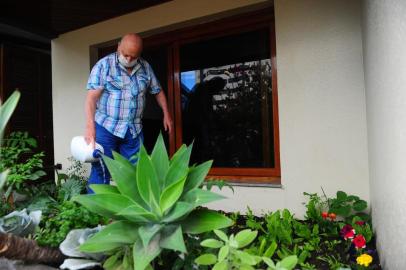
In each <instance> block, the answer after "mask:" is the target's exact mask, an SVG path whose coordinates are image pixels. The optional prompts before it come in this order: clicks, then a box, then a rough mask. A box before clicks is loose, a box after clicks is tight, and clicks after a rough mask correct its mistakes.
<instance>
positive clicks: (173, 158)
mask: <svg viewBox="0 0 406 270" xmlns="http://www.w3.org/2000/svg"><path fill="white" fill-rule="evenodd" d="M186 150H187V146H186V145H185V144H182V145H181V146H180V147H179V149H178V150H177V151H176V153H175V154H173V156H172V158H171V160H170V161H169V165H171V164H172V163H173V162H174V161H176V160H178V159H179V157H180V156H181V155H183V153H184V152H185V151H186Z"/></svg>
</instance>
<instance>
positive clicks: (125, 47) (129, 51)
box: [117, 34, 142, 62]
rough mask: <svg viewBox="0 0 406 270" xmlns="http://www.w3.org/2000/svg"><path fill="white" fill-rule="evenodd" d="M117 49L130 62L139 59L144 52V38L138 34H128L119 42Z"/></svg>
mask: <svg viewBox="0 0 406 270" xmlns="http://www.w3.org/2000/svg"><path fill="white" fill-rule="evenodd" d="M117 51H118V52H119V53H120V54H121V55H122V56H123V57H124V58H125V59H127V61H129V62H131V61H133V60H135V59H137V58H138V57H139V56H140V55H141V52H142V38H141V37H140V36H139V35H137V34H126V35H125V36H123V37H122V38H121V41H120V42H119V43H118V48H117Z"/></svg>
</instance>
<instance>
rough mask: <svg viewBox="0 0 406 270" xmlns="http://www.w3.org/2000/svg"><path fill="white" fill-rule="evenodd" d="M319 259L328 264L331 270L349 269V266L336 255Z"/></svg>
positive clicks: (319, 257)
mask: <svg viewBox="0 0 406 270" xmlns="http://www.w3.org/2000/svg"><path fill="white" fill-rule="evenodd" d="M317 259H318V260H320V261H324V262H326V263H327V264H328V266H329V269H331V270H337V269H340V268H344V267H347V265H345V264H344V263H341V262H340V259H339V258H337V257H336V256H334V255H325V256H318V257H317Z"/></svg>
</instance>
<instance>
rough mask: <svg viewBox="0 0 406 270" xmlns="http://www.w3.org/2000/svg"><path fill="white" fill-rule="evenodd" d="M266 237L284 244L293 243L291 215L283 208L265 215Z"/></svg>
mask: <svg viewBox="0 0 406 270" xmlns="http://www.w3.org/2000/svg"><path fill="white" fill-rule="evenodd" d="M265 222H266V237H267V238H268V240H270V241H276V242H277V243H281V244H284V245H292V244H293V225H292V222H293V215H292V214H291V213H290V212H289V210H287V209H284V210H283V211H282V212H281V211H280V210H277V211H275V212H274V213H270V214H267V215H265Z"/></svg>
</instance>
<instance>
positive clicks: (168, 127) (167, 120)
mask: <svg viewBox="0 0 406 270" xmlns="http://www.w3.org/2000/svg"><path fill="white" fill-rule="evenodd" d="M163 124H164V129H165V131H167V132H168V133H169V134H172V130H173V121H172V118H171V116H170V115H169V113H166V114H164V120H163Z"/></svg>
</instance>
